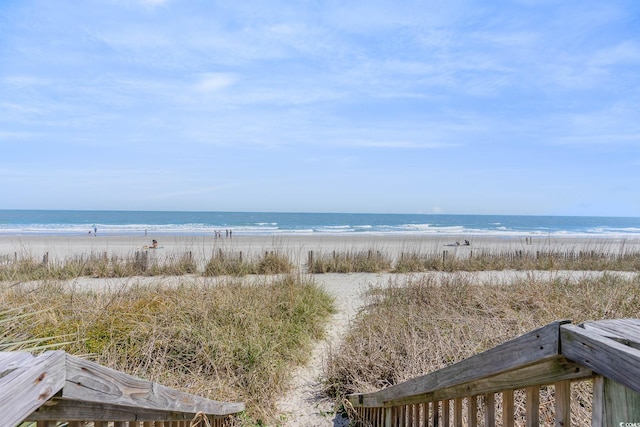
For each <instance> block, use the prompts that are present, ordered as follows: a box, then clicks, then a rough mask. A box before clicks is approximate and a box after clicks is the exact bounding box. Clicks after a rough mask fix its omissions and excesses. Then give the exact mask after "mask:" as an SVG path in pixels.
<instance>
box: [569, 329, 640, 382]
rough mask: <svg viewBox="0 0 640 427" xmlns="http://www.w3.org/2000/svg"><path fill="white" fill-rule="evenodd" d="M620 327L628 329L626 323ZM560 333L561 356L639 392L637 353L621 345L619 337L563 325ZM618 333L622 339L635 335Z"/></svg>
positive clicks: (633, 349)
mask: <svg viewBox="0 0 640 427" xmlns="http://www.w3.org/2000/svg"><path fill="white" fill-rule="evenodd" d="M623 324H624V325H626V326H627V327H629V326H630V324H629V323H627V322H624V323H623ZM591 326H593V325H591ZM639 328H640V327H639ZM560 333H561V340H562V354H563V355H564V356H565V357H566V358H567V359H569V360H571V361H573V362H575V363H578V364H580V365H583V366H586V367H588V368H590V369H592V370H593V371H594V372H597V373H598V374H600V375H603V376H604V377H607V378H610V379H613V380H615V381H617V382H619V383H620V384H623V385H625V386H627V387H629V388H630V389H632V390H634V391H635V392H640V379H639V378H640V350H638V349H636V348H634V347H632V346H630V345H626V344H624V343H622V342H620V340H619V339H620V337H618V339H612V338H609V337H607V336H605V335H603V334H602V333H600V332H599V331H596V330H594V328H593V327H590V328H586V329H585V328H582V327H580V326H575V325H563V326H562V327H561V330H560ZM620 334H621V335H620V336H621V337H622V338H624V337H631V338H632V337H633V336H634V334H629V333H628V332H627V333H625V334H624V335H622V332H620Z"/></svg>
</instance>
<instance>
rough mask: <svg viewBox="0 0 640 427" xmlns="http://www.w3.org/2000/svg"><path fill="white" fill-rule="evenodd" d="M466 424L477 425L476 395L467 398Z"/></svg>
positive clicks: (471, 426)
mask: <svg viewBox="0 0 640 427" xmlns="http://www.w3.org/2000/svg"><path fill="white" fill-rule="evenodd" d="M467 425H468V426H469V427H477V426H478V396H469V397H468V398H467Z"/></svg>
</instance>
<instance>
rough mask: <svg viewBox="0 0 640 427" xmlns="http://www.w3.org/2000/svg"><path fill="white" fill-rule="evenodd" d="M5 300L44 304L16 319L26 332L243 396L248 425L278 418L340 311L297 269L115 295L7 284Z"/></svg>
mask: <svg viewBox="0 0 640 427" xmlns="http://www.w3.org/2000/svg"><path fill="white" fill-rule="evenodd" d="M6 307H25V310H29V311H34V310H37V311H41V312H40V313H39V315H38V316H36V317H35V318H34V319H32V320H33V321H30V322H20V323H19V324H14V325H13V326H14V330H13V333H15V334H18V335H19V336H21V337H29V338H35V339H44V340H45V342H44V343H45V344H56V343H57V342H58V341H59V339H58V338H52V337H58V336H66V337H67V338H66V339H65V341H72V342H70V343H67V344H66V345H64V346H62V349H64V350H66V351H68V352H69V353H72V354H75V355H80V356H82V357H86V358H89V359H92V360H95V361H96V362H98V363H100V364H103V365H106V366H109V367H111V368H114V369H118V370H121V371H124V372H127V373H129V374H132V375H135V376H139V377H142V378H145V379H148V380H151V381H156V382H159V383H161V384H163V385H166V386H169V387H173V388H177V389H180V390H184V391H187V392H189V393H193V394H197V395H201V396H204V397H208V398H211V399H216V400H222V401H244V402H245V403H246V405H247V414H246V416H245V423H247V424H249V425H261V423H268V422H271V421H273V420H274V419H275V418H276V417H277V413H276V399H277V397H278V396H281V395H283V394H284V392H285V391H286V389H287V384H288V381H289V375H290V373H291V372H292V370H293V368H294V367H295V366H297V365H300V364H302V363H304V362H305V361H306V360H307V357H308V355H309V354H310V349H311V345H312V342H313V340H317V339H319V338H320V337H321V336H322V335H323V331H324V322H325V321H326V319H327V318H328V316H329V315H330V314H331V313H332V312H333V310H334V309H333V301H332V298H331V297H329V296H328V295H327V294H326V293H325V292H323V291H322V290H321V289H320V288H319V287H318V286H317V285H316V284H315V283H314V282H313V281H312V280H311V279H309V278H306V277H302V276H297V275H287V276H284V277H282V278H278V279H276V280H272V281H266V280H264V281H258V283H253V284H249V283H248V282H247V281H239V280H237V279H235V280H231V279H229V280H227V281H224V282H221V283H216V284H215V285H213V284H208V285H202V284H198V285H196V284H190V283H184V284H182V285H179V286H164V285H162V284H160V285H155V286H126V287H123V288H121V289H119V290H118V291H114V292H90V291H77V290H76V291H73V290H70V289H69V287H68V286H65V285H64V284H62V283H61V282H56V281H48V282H47V283H45V284H43V285H40V286H39V287H37V288H35V289H33V288H28V287H25V288H20V287H11V288H8V289H4V290H3V292H2V296H1V298H0V310H3V309H4V308H6ZM46 308H49V309H46ZM16 314H20V313H16ZM15 328H19V329H15ZM69 337H71V339H69Z"/></svg>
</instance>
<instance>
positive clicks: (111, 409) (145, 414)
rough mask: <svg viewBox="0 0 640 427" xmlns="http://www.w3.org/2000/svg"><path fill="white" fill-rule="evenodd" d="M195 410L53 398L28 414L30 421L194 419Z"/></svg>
mask: <svg viewBox="0 0 640 427" xmlns="http://www.w3.org/2000/svg"><path fill="white" fill-rule="evenodd" d="M195 415H196V413H195V412H173V411H163V410H159V409H155V410H154V409H146V408H136V407H131V406H121V405H110V404H105V403H96V402H83V401H80V400H66V399H60V398H53V399H51V400H50V401H49V402H48V404H47V405H45V406H41V407H40V408H39V409H38V410H37V411H35V412H33V413H31V414H30V415H29V416H27V418H26V420H28V421H38V420H49V419H57V420H67V421H84V420H96V421H122V422H126V421H130V420H139V421H171V420H179V421H182V420H192V419H193V417H195Z"/></svg>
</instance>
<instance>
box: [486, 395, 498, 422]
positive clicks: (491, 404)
mask: <svg viewBox="0 0 640 427" xmlns="http://www.w3.org/2000/svg"><path fill="white" fill-rule="evenodd" d="M484 406H485V412H484V425H485V427H495V425H496V397H495V394H494V393H487V394H485V395H484Z"/></svg>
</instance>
